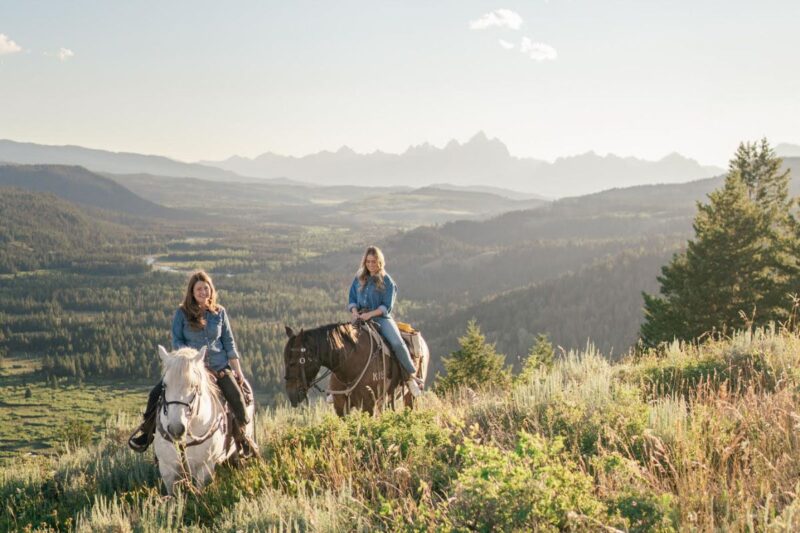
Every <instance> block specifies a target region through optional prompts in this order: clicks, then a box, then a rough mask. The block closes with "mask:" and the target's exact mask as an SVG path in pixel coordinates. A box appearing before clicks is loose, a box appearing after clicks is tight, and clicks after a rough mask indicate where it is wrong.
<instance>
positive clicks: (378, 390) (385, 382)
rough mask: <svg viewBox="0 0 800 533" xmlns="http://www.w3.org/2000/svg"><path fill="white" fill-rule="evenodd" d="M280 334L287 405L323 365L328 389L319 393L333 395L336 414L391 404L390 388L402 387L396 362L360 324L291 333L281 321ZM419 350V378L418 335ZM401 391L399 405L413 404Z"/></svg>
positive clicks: (424, 358)
mask: <svg viewBox="0 0 800 533" xmlns="http://www.w3.org/2000/svg"><path fill="white" fill-rule="evenodd" d="M286 335H288V337H289V341H288V342H287V343H286V347H285V348H284V349H283V362H284V365H285V370H286V376H285V379H286V394H287V395H288V396H289V401H290V402H291V403H292V407H296V406H297V404H299V403H301V402H302V401H303V400H305V399H307V397H308V396H307V394H308V391H309V389H311V388H312V387H316V386H317V383H318V382H319V381H321V380H322V379H323V378H324V377H325V376H324V375H323V376H322V377H320V378H319V379H318V378H317V374H318V373H319V370H320V368H321V367H323V366H324V367H325V368H327V369H329V370H330V373H331V374H332V375H331V379H330V390H327V391H324V392H327V393H330V394H332V395H333V405H334V408H335V409H336V413H337V414H338V415H339V416H343V415H345V414H346V413H347V412H349V411H350V409H351V408H354V407H355V408H359V409H363V410H364V411H367V412H368V413H370V414H375V413H376V412H380V410H381V409H382V407H383V405H384V404H385V403H388V404H389V405H390V406H394V398H395V396H396V393H397V392H401V391H403V388H404V385H403V378H402V376H401V371H400V365H399V364H398V363H397V360H396V359H395V358H394V357H386V356H384V354H383V350H382V349H381V345H380V344H379V343H378V342H377V340H376V338H375V337H373V336H372V335H370V334H369V332H368V331H367V330H366V326H354V325H352V324H349V323H343V324H329V325H327V326H322V327H319V328H316V329H310V330H308V331H304V330H302V329H301V330H300V332H299V333H297V334H295V333H294V331H292V329H291V328H290V327H289V326H286ZM420 352H421V354H420V358H419V360H418V361H417V362H416V364H417V375H418V377H420V378H421V379H423V380H424V379H425V376H426V374H427V372H428V361H429V359H430V354H429V352H428V345H427V344H425V340H424V339H422V338H420ZM317 388H318V387H317ZM319 390H322V389H319ZM403 392H404V395H403V398H404V402H405V405H406V406H408V407H413V398H412V397H411V394H410V393H408V391H403Z"/></svg>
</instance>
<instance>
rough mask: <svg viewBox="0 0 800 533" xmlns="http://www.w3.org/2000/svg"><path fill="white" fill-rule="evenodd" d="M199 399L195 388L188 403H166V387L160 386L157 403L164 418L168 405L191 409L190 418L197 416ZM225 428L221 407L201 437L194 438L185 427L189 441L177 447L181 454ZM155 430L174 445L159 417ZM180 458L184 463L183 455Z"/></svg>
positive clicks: (198, 393)
mask: <svg viewBox="0 0 800 533" xmlns="http://www.w3.org/2000/svg"><path fill="white" fill-rule="evenodd" d="M211 396H212V398H214V395H213V394H212V395H211ZM199 397H200V390H199V389H197V388H196V389H194V392H193V393H192V397H191V398H189V401H188V402H182V401H180V400H175V401H171V402H168V401H167V386H166V385H164V384H162V385H161V397H160V398H159V402H160V403H161V404H162V405H163V407H162V410H163V412H164V416H166V415H167V409H168V408H169V406H170V405H183V406H184V407H186V408H188V409H191V416H194V415H195V414H197V413H196V412H195V411H196V410H197V405H198V402H197V399H198V398H199ZM214 400H215V401H216V402H217V403H218V402H219V400H218V399H216V398H214ZM225 426H226V424H225V409H223V408H222V407H221V406H220V413H219V415H218V416H217V418H216V420H214V423H212V424H211V426H209V428H208V429H207V430H206V432H205V433H204V434H203V435H201V436H200V437H196V436H194V435H192V433H191V430H189V426H188V425H187V427H186V435H187V436H188V437H189V439H190V440H189V442H186V443H182V444H180V445H179V447H180V449H181V450H182V451H181V453H182V454H183V451H184V450H185V449H186V448H189V447H192V446H197V445H198V444H203V443H204V442H205V441H207V440H208V439H210V438H211V437H212V436H213V435H214V433H216V432H217V431H218V430H220V429H222V431H223V433H224V432H225V431H227V429H226V427H225ZM156 429H158V432H159V434H160V435H161V436H162V437H163V438H164V440H166V441H168V442H172V443H175V441H174V440H173V439H172V435H170V434H169V432H167V431H166V430H165V429H164V426H163V425H162V424H161V417H160V416H159V417H156ZM181 457H183V459H182V461H185V457H184V456H183V455H182V456H181Z"/></svg>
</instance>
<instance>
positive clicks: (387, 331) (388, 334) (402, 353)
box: [372, 316, 417, 374]
mask: <svg viewBox="0 0 800 533" xmlns="http://www.w3.org/2000/svg"><path fill="white" fill-rule="evenodd" d="M372 321H373V322H375V323H376V324H378V330H379V331H380V332H381V335H382V336H383V338H384V339H386V342H388V343H389V346H391V347H392V351H394V356H395V357H397V362H399V363H400V366H402V367H403V368H404V369H405V370H406V372H408V373H409V374H414V373H415V372H416V371H417V369H416V368H414V361H412V360H411V353H409V351H408V346H406V343H405V342H403V338H402V337H401V336H400V330H399V329H397V322H395V321H394V319H393V318H387V317H385V316H376V317H375V318H373V319H372Z"/></svg>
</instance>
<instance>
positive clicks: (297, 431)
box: [0, 329, 800, 531]
mask: <svg viewBox="0 0 800 533" xmlns="http://www.w3.org/2000/svg"><path fill="white" fill-rule="evenodd" d="M798 359H800V336H799V335H798V334H797V333H792V332H785V331H775V330H772V329H766V330H755V331H744V332H739V333H736V334H734V335H733V336H731V337H727V338H720V339H711V340H708V341H707V342H706V343H705V344H703V345H693V344H679V343H674V344H672V345H669V346H665V347H663V349H661V350H660V351H646V352H643V353H639V354H636V355H634V354H631V355H629V356H628V357H627V358H626V359H624V360H623V361H621V362H619V363H616V364H615V363H610V362H609V361H608V360H607V359H606V358H604V357H603V356H602V355H601V354H600V353H598V351H597V350H596V349H594V348H593V347H591V346H589V347H587V348H586V349H585V350H580V351H572V352H568V353H562V354H561V357H559V358H557V360H556V361H555V363H554V364H553V365H552V367H551V368H546V367H542V368H540V369H539V370H537V371H536V372H534V373H532V374H530V375H528V376H527V377H526V378H525V379H518V380H517V382H516V383H515V385H514V386H513V387H511V388H510V389H509V390H505V391H499V390H494V391H492V390H485V391H470V390H461V391H460V392H458V393H456V394H453V395H448V396H444V397H440V396H438V395H436V394H435V393H433V392H427V393H426V394H425V395H424V396H423V397H422V399H421V401H420V402H419V406H418V409H416V410H414V411H409V410H404V411H394V412H393V411H389V412H386V413H384V414H383V415H381V416H377V417H374V418H371V417H367V416H364V415H362V414H358V413H356V414H354V415H352V416H349V417H347V418H344V419H339V418H337V417H336V416H334V415H333V413H332V410H331V408H330V407H329V406H327V405H325V404H320V403H315V404H312V405H310V406H309V405H307V406H304V407H302V408H299V409H295V410H290V409H288V408H283V407H277V408H268V409H265V410H263V411H261V412H260V414H259V417H258V423H257V435H258V440H259V441H260V443H261V447H262V454H263V458H262V459H261V460H257V461H251V462H250V463H248V464H247V465H246V466H245V467H243V468H240V469H232V468H223V469H222V470H220V471H219V473H218V476H217V478H216V480H215V481H214V482H213V483H212V484H211V485H210V486H208V487H207V488H206V489H205V490H204V491H203V492H202V493H196V492H194V491H192V490H190V489H189V488H188V487H187V488H186V489H185V490H183V491H182V492H181V493H180V494H179V495H178V496H177V497H175V498H172V499H166V498H164V497H163V495H162V494H163V490H162V488H161V486H160V485H159V479H158V476H157V471H156V468H155V466H154V465H153V459H152V456H151V455H150V454H149V453H148V454H146V455H137V454H134V453H132V452H130V451H129V450H128V449H127V447H126V446H125V444H124V441H125V438H126V437H127V433H128V431H129V430H130V428H131V427H132V425H133V423H134V420H133V419H132V418H131V417H129V416H127V415H125V414H120V415H117V416H114V417H112V418H111V419H109V420H108V421H107V423H106V425H105V429H104V434H103V437H102V438H101V439H100V440H99V442H97V443H95V444H91V445H87V446H69V445H66V446H65V447H64V448H62V451H61V453H59V454H57V455H56V456H53V457H24V456H20V457H18V458H17V459H15V461H14V463H13V464H9V465H6V466H5V467H3V468H2V469H0V501H3V502H4V512H3V513H2V515H0V529H2V530H28V531H30V530H39V531H54V530H76V531H264V530H277V531H344V530H356V531H372V530H387V531H428V530H439V531H473V530H477V531H490V530H500V531H515V530H539V531H564V530H567V531H684V530H696V531H712V530H715V531H794V530H797V528H798V527H800V499H798V488H800V437H798V431H799V430H800V372H799V371H798V363H799V362H800V361H798Z"/></svg>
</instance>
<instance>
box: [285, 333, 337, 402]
mask: <svg viewBox="0 0 800 533" xmlns="http://www.w3.org/2000/svg"><path fill="white" fill-rule="evenodd" d="M297 339H298V340H299V341H300V346H292V347H291V348H289V351H290V352H300V353H301V354H304V353H306V352H308V351H309V349H308V348H306V347H305V346H304V345H303V331H302V330H301V331H300V333H298V334H297ZM317 351H319V350H317ZM307 362H308V359H307V358H306V357H305V356H303V355H301V356H300V358H299V359H298V360H297V363H298V364H299V365H300V377H301V378H302V384H303V389H302V391H303V394H304V395H306V397H308V391H309V390H311V388H312V387H313V388H315V389H317V390H318V391H319V392H325V391H323V390H322V389H320V388H319V387H318V386H317V384H318V383H319V382H320V381H322V380H323V379H325V378H326V377H328V376H329V375H330V374H331V373H332V372H333V370H331V369H328V370H327V371H325V372H323V373H322V375H321V376H319V377H317V378H316V379H314V381H312V382H311V383H309V382H308V376H306V363H307ZM285 379H286V380H287V381H288V380H289V376H286V377H285Z"/></svg>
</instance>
